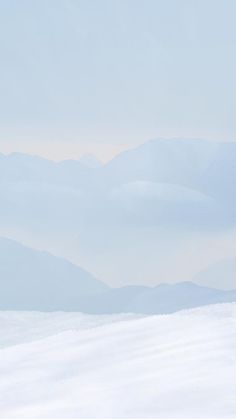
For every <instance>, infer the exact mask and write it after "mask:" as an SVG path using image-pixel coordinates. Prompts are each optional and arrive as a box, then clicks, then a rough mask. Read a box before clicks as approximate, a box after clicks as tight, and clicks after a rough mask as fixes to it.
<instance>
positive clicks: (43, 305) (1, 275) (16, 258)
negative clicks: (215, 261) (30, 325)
mask: <svg viewBox="0 0 236 419" xmlns="http://www.w3.org/2000/svg"><path fill="white" fill-rule="evenodd" d="M233 301H236V290H235V291H223V290H216V289H213V288H206V287H202V286H199V285H196V284H193V283H191V282H182V283H178V284H172V285H170V284H161V285H158V286H155V287H146V286H126V287H121V288H110V287H108V286H107V285H105V284H104V283H103V282H102V281H99V280H98V279H95V278H94V277H93V276H92V275H90V274H89V273H88V272H86V271H84V270H83V269H81V268H80V267H78V266H75V265H73V264H71V263H70V262H67V261H66V260H63V259H60V258H57V257H55V256H53V255H50V254H49V253H47V252H42V251H37V250H33V249H30V248H28V247H26V246H23V245H21V244H19V243H16V242H15V241H12V240H9V239H6V238H0V310H23V311H27V310H31V311H32V310H37V311H81V312H85V313H90V314H108V313H109V314H111V313H142V314H167V313H172V312H175V311H179V310H182V309H187V308H193V307H198V306H203V305H208V304H214V303H223V302H224V303H225V302H233Z"/></svg>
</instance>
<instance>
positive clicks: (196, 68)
mask: <svg viewBox="0 0 236 419" xmlns="http://www.w3.org/2000/svg"><path fill="white" fill-rule="evenodd" d="M235 19H236V2H235V0H224V1H222V0H196V1H193V0H162V1H159V0H146V1H143V0H142V1H140V0H82V1H81V0H37V1H36V0H21V1H18V0H11V1H6V0H0V59H1V65H0V151H2V152H10V151H12V150H18V151H28V152H35V153H39V154H43V155H47V156H50V157H55V158H63V157H70V156H72V155H73V156H74V157H77V156H79V155H80V154H81V153H83V152H85V151H89V152H91V151H93V152H94V153H95V154H97V155H98V156H99V157H101V158H104V159H107V158H109V157H110V156H111V155H112V154H114V153H116V152H117V151H119V150H120V149H122V148H125V147H130V146H133V145H136V144H140V143H141V142H144V141H146V140H148V139H151V138H156V137H160V136H161V137H173V136H185V137H186V136H187V137H204V138H209V139H217V140H219V139H222V140H235V139H236V119H235V108H236V81H235V74H236V58H235V45H236V26H235Z"/></svg>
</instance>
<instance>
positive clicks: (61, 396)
mask: <svg viewBox="0 0 236 419" xmlns="http://www.w3.org/2000/svg"><path fill="white" fill-rule="evenodd" d="M0 330H1V334H0V340H1V345H2V349H1V350H0V417H1V419H19V418H24V419H42V418H43V419H78V418H81V419H95V418H96V419H157V418H160V419H180V418H181V419H185V418H186V419H190V418H191V419H224V418H232V419H233V418H235V416H236V394H235V388H236V355H235V353H236V351H235V350H236V332H235V331H236V304H225V305H215V306H209V307H205V308H201V309H194V310H190V311H182V312H179V313H176V314H172V315H167V316H151V317H136V316H124V315H120V316H94V317H93V316H86V315H81V314H73V313H72V314H63V313H51V314H41V313H27V314H26V313H21V314H19V313H11V312H8V313H6V312H5V313H0Z"/></svg>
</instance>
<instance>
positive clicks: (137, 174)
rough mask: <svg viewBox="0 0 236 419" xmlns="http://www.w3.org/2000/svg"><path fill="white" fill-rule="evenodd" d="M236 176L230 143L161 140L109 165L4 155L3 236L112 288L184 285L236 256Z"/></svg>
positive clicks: (0, 169) (0, 164)
mask: <svg viewBox="0 0 236 419" xmlns="http://www.w3.org/2000/svg"><path fill="white" fill-rule="evenodd" d="M91 166H92V167H91ZM235 181H236V143H229V142H220V143H219V142H218V143H216V142H210V141H205V140H198V139H169V140H168V139H158V140H153V141H149V142H147V143H145V144H143V145H141V146H139V147H137V148H135V149H131V150H128V151H125V152H122V153H120V154H119V155H118V156H116V157H115V158H113V159H112V160H111V161H110V162H108V163H107V164H104V165H101V164H99V162H97V161H96V159H95V158H93V157H92V156H87V157H86V156H85V158H84V159H82V160H81V161H76V160H66V161H62V162H52V161H49V160H46V159H43V158H41V157H37V156H29V155H24V154H20V153H13V154H10V155H8V156H6V155H3V154H1V155H0V202H1V205H0V235H2V236H7V237H10V238H12V239H15V240H17V241H20V242H24V243H26V244H27V245H28V246H29V247H33V248H41V249H45V250H47V251H48V252H50V253H53V254H55V255H57V256H59V257H62V258H66V259H68V260H70V261H71V262H73V263H74V264H76V265H81V266H83V267H85V269H86V270H88V271H90V272H93V273H94V274H95V276H97V277H100V278H104V280H105V281H106V282H108V281H110V283H111V284H112V285H114V286H121V285H125V284H126V283H132V284H134V285H135V284H137V283H138V284H142V283H143V282H144V281H149V282H148V284H149V285H154V284H156V283H157V281H159V278H161V280H162V281H164V282H173V281H182V280H184V281H186V280H189V279H191V278H194V277H195V275H196V274H197V273H198V272H199V271H202V270H205V269H207V266H210V265H212V264H215V263H217V262H218V261H219V260H224V259H227V258H229V257H233V258H234V257H236V254H235V253H234V252H233V248H236V195H235V190H234V189H235V187H234V185H235ZM212 242H214V243H215V246H212V245H211V243H212ZM193 246H195V249H192V250H191V255H189V252H190V249H191V248H193ZM176 252H177V255H176ZM186 255H188V257H186ZM137 261H138V263H137ZM147 278H148V279H147ZM234 284H236V283H234ZM215 285H217V286H218V285H219V284H216V283H214V281H213V283H212V286H215ZM222 288H223V284H222Z"/></svg>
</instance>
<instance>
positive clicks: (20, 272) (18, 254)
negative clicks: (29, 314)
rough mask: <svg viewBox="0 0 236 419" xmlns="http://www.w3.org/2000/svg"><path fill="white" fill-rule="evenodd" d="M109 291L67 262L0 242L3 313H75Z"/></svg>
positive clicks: (0, 308)
mask: <svg viewBox="0 0 236 419" xmlns="http://www.w3.org/2000/svg"><path fill="white" fill-rule="evenodd" d="M107 289H108V287H107V286H106V285H105V284H104V283H102V282H101V281H98V280H97V279H95V278H93V277H92V275H90V274H89V273H88V272H86V271H84V270H83V269H81V268H79V267H77V266H75V265H73V264H72V263H69V262H67V261H66V260H63V259H60V258H57V257H55V256H52V255H50V254H49V253H47V252H40V251H36V250H33V249H30V248H28V247H25V246H23V245H21V244H19V243H17V242H15V241H12V240H9V239H6V238H0V310H3V309H4V310H50V311H51V310H73V309H76V308H77V305H78V303H77V301H78V298H81V297H83V298H84V297H85V296H88V295H89V294H96V293H99V292H104V291H105V290H107Z"/></svg>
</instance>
